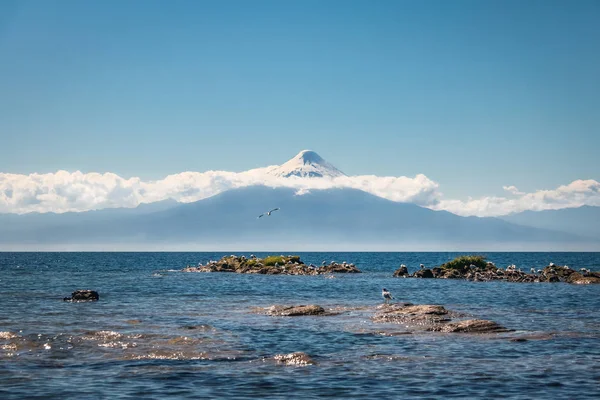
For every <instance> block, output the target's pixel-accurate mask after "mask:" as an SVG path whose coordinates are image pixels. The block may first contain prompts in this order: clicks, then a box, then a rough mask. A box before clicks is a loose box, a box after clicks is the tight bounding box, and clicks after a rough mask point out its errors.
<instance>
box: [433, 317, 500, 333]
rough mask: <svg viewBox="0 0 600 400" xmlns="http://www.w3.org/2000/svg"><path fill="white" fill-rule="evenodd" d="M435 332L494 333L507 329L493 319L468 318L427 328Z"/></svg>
mask: <svg viewBox="0 0 600 400" xmlns="http://www.w3.org/2000/svg"><path fill="white" fill-rule="evenodd" d="M429 330H431V331H435V332H444V333H495V332H509V331H510V330H509V329H506V328H505V327H503V326H501V325H498V324H497V323H495V322H493V321H487V320H483V319H469V320H465V321H458V322H449V323H446V324H440V325H437V326H434V327H432V328H431V329H429Z"/></svg>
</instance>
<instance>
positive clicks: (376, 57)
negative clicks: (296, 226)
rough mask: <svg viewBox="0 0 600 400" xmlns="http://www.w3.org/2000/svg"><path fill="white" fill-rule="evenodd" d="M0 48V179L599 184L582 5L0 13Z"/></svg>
mask: <svg viewBox="0 0 600 400" xmlns="http://www.w3.org/2000/svg"><path fill="white" fill-rule="evenodd" d="M0 54H1V56H0V172H10V173H31V172H54V171H56V170H59V169H66V170H69V171H75V170H81V171H83V172H93V171H97V172H108V171H110V172H114V173H117V174H119V175H121V176H124V177H131V176H139V177H142V178H144V179H158V178H161V177H163V176H165V175H167V174H171V173H177V172H181V171H185V170H193V171H205V170H209V169H222V170H228V171H242V170H246V169H249V168H255V167H259V166H265V165H270V164H279V163H283V162H284V161H286V160H287V159H289V158H291V157H292V156H293V155H295V154H296V153H297V152H298V151H300V150H302V149H305V148H310V149H313V150H315V151H317V152H318V153H319V154H321V155H322V156H323V157H324V158H326V159H327V160H328V161H330V162H331V163H333V164H334V165H336V166H337V167H338V168H339V169H341V170H342V171H344V172H346V173H347V174H350V175H357V174H376V175H392V176H400V175H408V176H413V175H415V174H417V173H423V174H426V175H427V176H428V177H430V178H431V179H434V180H435V181H437V182H439V183H440V184H441V190H442V191H443V192H444V193H445V194H446V195H450V196H454V197H456V198H464V197H466V196H480V195H493V194H502V186H503V185H516V186H517V187H518V188H519V189H520V190H525V191H532V190H536V189H543V188H553V187H556V186H558V185H561V184H567V183H569V182H571V181H573V180H575V179H596V180H598V179H600V161H599V160H600V158H599V157H598V149H600V75H599V74H598V71H600V2H597V1H583V0H581V1H576V2H567V1H375V2H374V1H308V0H303V1H213V2H204V1H141V0H140V1H102V2H100V1H97V2H92V1H59V2H45V1H24V0H23V1H3V2H1V3H0Z"/></svg>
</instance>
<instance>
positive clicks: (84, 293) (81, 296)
mask: <svg viewBox="0 0 600 400" xmlns="http://www.w3.org/2000/svg"><path fill="white" fill-rule="evenodd" d="M99 299H100V295H98V292H96V291H94V290H76V291H74V292H73V293H72V294H71V297H65V298H64V299H63V300H64V301H71V302H83V301H97V300H99Z"/></svg>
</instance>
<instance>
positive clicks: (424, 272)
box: [412, 269, 433, 278]
mask: <svg viewBox="0 0 600 400" xmlns="http://www.w3.org/2000/svg"><path fill="white" fill-rule="evenodd" d="M412 278H433V271H432V270H430V269H420V270H418V271H417V272H415V273H414V274H412Z"/></svg>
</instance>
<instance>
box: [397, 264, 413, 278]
mask: <svg viewBox="0 0 600 400" xmlns="http://www.w3.org/2000/svg"><path fill="white" fill-rule="evenodd" d="M409 275H410V274H409V273H408V268H406V265H402V266H400V268H398V269H397V270H396V271H394V276H395V277H397V278H406V277H407V276H409Z"/></svg>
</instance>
